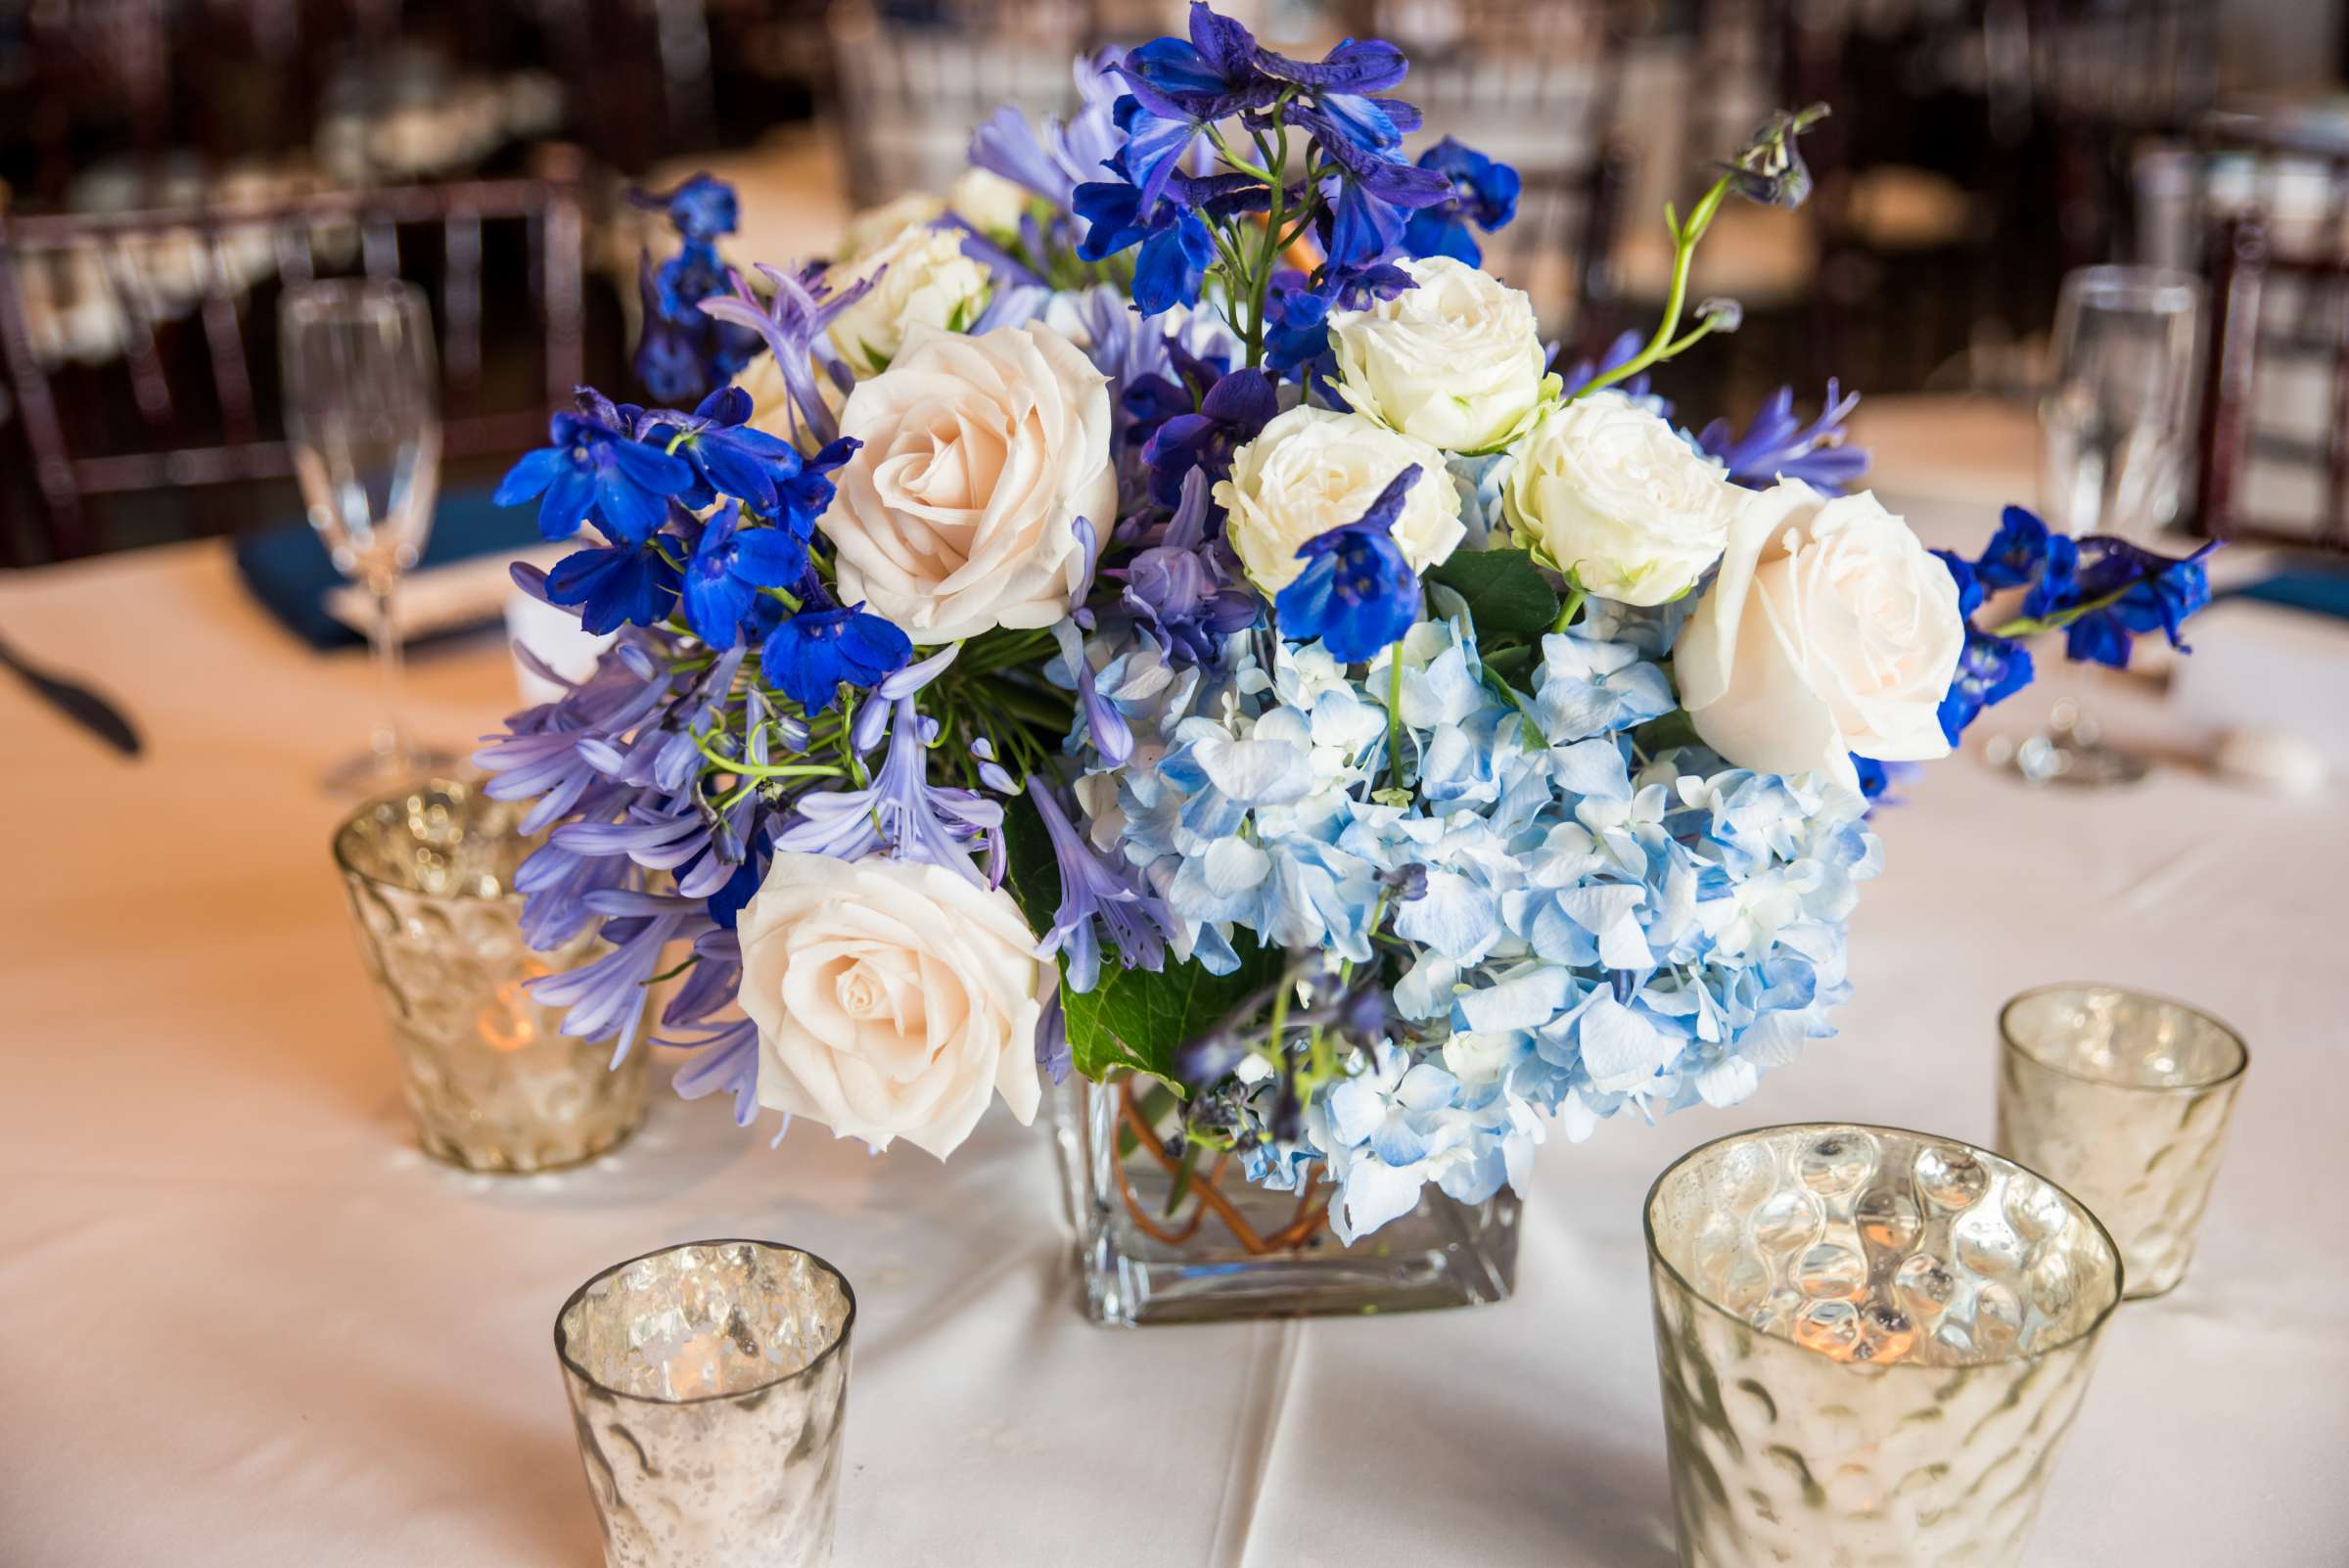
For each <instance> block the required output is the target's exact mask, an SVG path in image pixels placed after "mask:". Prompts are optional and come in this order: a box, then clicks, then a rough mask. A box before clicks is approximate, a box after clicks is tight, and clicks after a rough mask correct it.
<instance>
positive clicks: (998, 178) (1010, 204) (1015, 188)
mask: <svg viewBox="0 0 2349 1568" xmlns="http://www.w3.org/2000/svg"><path fill="white" fill-rule="evenodd" d="M1029 201H1030V196H1029V194H1028V188H1027V187H1026V186H1024V185H1015V184H1013V183H1012V182H1011V181H1010V180H1007V179H1005V178H1004V177H1003V176H1002V175H1000V174H997V173H995V172H994V171H993V170H991V169H984V168H976V167H974V168H966V169H964V170H963V171H962V172H961V173H960V174H957V175H955V176H954V183H953V184H951V185H949V186H947V187H946V210H948V211H949V212H952V213H953V214H954V215H955V216H956V217H958V218H960V219H962V220H963V221H964V222H965V223H968V224H969V225H970V226H971V227H972V228H974V229H977V230H978V231H979V232H980V233H982V234H992V235H998V236H1000V235H1006V234H1017V233H1019V232H1020V219H1021V218H1022V217H1024V216H1025V215H1026V214H1027V211H1028V203H1029Z"/></svg>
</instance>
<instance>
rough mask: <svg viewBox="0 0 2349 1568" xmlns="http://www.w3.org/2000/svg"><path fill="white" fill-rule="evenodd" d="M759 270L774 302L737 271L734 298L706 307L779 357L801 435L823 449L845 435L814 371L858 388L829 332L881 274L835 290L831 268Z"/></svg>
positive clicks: (794, 423)
mask: <svg viewBox="0 0 2349 1568" xmlns="http://www.w3.org/2000/svg"><path fill="white" fill-rule="evenodd" d="M759 271H760V275H761V276H763V277H764V278H765V279H766V281H767V284H768V286H769V287H770V288H772V289H773V291H774V297H773V299H772V300H760V298H759V296H758V295H757V294H755V293H753V292H752V290H751V287H750V285H749V284H747V283H745V282H743V280H742V274H740V273H739V272H737V273H733V274H730V276H731V277H732V278H733V282H734V294H733V296H732V297H731V298H720V299H714V300H703V301H702V302H701V308H702V309H703V310H704V311H706V312H707V313H708V314H710V315H713V316H715V317H716V318H717V319H718V320H720V321H730V322H733V323H735V324H736V325H738V326H744V327H748V328H750V329H751V330H752V331H753V332H756V333H758V334H759V336H760V337H761V338H764V339H765V340H766V346H767V348H768V349H769V350H770V351H771V352H772V353H773V354H774V356H775V368H776V369H777V370H778V371H780V372H781V373H782V376H783V385H784V387H785V388H786V389H788V390H789V392H790V393H791V421H792V428H793V431H794V433H795V435H796V434H797V432H799V431H800V430H802V429H805V430H806V431H807V432H808V433H810V435H811V436H812V438H813V439H814V440H815V441H816V443H817V444H819V445H821V444H823V443H825V442H828V441H830V440H831V439H832V438H834V437H835V436H838V435H839V434H840V422H839V420H838V419H837V418H835V417H834V415H833V413H832V410H831V408H830V406H829V405H828V404H826V403H825V401H824V398H823V393H822V392H820V391H819V390H818V388H817V386H816V382H815V370H814V366H815V365H817V364H819V363H820V364H821V365H823V367H824V369H825V372H826V373H827V374H828V375H830V376H831V378H832V381H833V384H834V385H835V386H837V387H839V388H840V390H841V391H843V392H846V391H847V390H848V389H849V387H850V386H851V385H852V384H853V382H854V377H853V376H852V375H851V374H850V371H849V367H848V366H847V365H845V364H843V363H842V362H841V360H840V355H839V353H838V351H837V350H835V349H834V348H833V347H832V340H831V337H830V335H829V329H830V328H831V325H832V319H833V317H835V316H837V315H839V314H840V313H841V312H842V311H843V310H846V309H847V308H848V307H849V306H851V305H852V304H854V303H855V302H856V301H857V300H861V299H863V298H864V297H865V295H866V293H867V292H868V291H870V290H871V288H872V286H873V284H874V283H875V282H876V281H877V279H878V276H879V275H878V274H875V275H874V277H868V278H859V279H857V280H856V281H855V282H854V283H852V284H850V285H849V286H848V287H847V288H845V289H835V288H834V287H833V286H832V285H831V284H830V283H829V282H828V281H827V280H826V278H825V276H824V274H825V268H824V267H823V266H822V264H820V263H816V262H810V263H809V264H808V265H806V267H803V268H802V269H801V270H800V271H799V272H798V273H797V274H796V275H794V274H792V273H787V272H784V271H782V270H781V269H780V268H777V267H770V266H768V265H766V264H765V263H763V262H761V263H760V266H759Z"/></svg>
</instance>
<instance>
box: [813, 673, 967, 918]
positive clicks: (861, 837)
mask: <svg viewBox="0 0 2349 1568" xmlns="http://www.w3.org/2000/svg"><path fill="white" fill-rule="evenodd" d="M876 706H879V705H876ZM888 713H889V718H890V723H889V754H888V756H887V757H886V758H885V759H884V760H883V761H882V763H881V771H880V772H879V773H877V774H875V775H874V778H873V782H872V783H871V785H869V786H868V787H866V788H864V789H856V790H814V791H810V792H808V793H807V794H806V795H803V796H801V797H800V799H799V801H798V803H797V806H796V816H795V819H794V820H793V821H792V822H791V823H790V824H789V825H788V826H786V827H784V828H783V829H782V830H781V831H779V832H777V833H776V834H775V835H774V841H773V842H774V847H775V849H776V851H777V852H779V853H795V852H796V853H807V854H829V855H832V856H834V857H835V858H837V859H842V860H856V859H861V858H863V857H864V856H865V855H867V854H874V853H890V854H894V855H897V856H898V858H900V859H906V860H919V861H922V862H924V863H926V864H929V865H941V866H944V867H946V868H947V869H948V870H950V871H953V872H956V873H957V874H959V875H961V876H965V877H968V878H969V879H970V880H971V881H972V882H975V883H978V884H979V885H981V886H983V887H984V886H989V885H990V884H991V881H992V880H993V879H991V878H990V877H988V876H983V875H981V873H980V871H979V868H978V866H977V865H976V864H974V863H973V861H972V859H971V848H972V846H974V845H976V844H978V843H979V842H980V841H981V840H982V839H985V840H987V841H988V843H989V859H990V865H991V866H993V867H994V868H996V869H997V870H998V872H999V868H1000V865H1001V857H1002V853H1003V835H1002V827H1003V807H1002V806H1001V805H1000V804H999V803H998V802H994V801H990V800H989V799H987V798H986V797H985V796H983V795H981V794H979V793H978V792H977V791H976V790H966V789H957V788H953V787H951V786H943V785H933V784H932V783H931V782H930V778H929V761H930V758H929V738H930V733H929V732H930V730H931V729H932V728H934V727H935V721H934V720H925V719H924V718H923V717H922V715H921V712H920V710H919V709H917V708H916V707H915V706H914V702H913V698H912V697H911V696H910V695H907V696H903V697H898V698H896V699H894V700H890V701H889V703H888ZM859 716H860V717H861V716H862V715H859Z"/></svg>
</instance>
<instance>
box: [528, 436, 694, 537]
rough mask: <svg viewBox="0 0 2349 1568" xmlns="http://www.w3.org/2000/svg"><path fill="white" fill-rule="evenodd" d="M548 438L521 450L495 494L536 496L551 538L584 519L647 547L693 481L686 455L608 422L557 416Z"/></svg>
mask: <svg viewBox="0 0 2349 1568" xmlns="http://www.w3.org/2000/svg"><path fill="white" fill-rule="evenodd" d="M607 406H609V405H607ZM547 435H548V438H549V444H548V445H545V446H541V447H539V448H538V449H537V450H536V451H532V452H526V453H525V454H523V458H522V461H520V462H518V463H516V464H515V465H514V466H513V467H512V468H511V469H508V470H507V471H506V477H505V478H504V479H502V480H500V481H499V482H498V485H497V491H496V493H495V494H494V495H493V496H492V497H491V499H492V500H493V501H495V502H496V504H497V505H499V506H516V505H519V504H521V503H522V502H524V501H527V500H529V499H530V497H531V496H533V495H535V496H537V497H538V498H539V500H538V531H539V532H540V533H541V534H543V535H544V536H545V537H547V538H549V539H568V538H570V537H571V536H572V535H573V534H574V533H576V532H577V531H578V530H579V525H580V524H581V523H593V524H594V525H595V526H596V527H597V528H599V529H601V530H603V531H604V535H605V536H606V537H607V538H609V539H611V540H612V541H613V542H614V543H615V544H642V543H643V542H644V541H645V540H646V539H648V538H650V537H652V535H653V533H654V531H655V530H658V529H659V528H660V527H661V525H662V523H663V522H664V521H665V520H666V519H667V518H668V497H670V496H672V495H682V494H683V493H684V492H685V491H686V490H687V489H688V488H690V487H691V485H692V484H693V470H692V468H690V467H689V466H688V465H687V464H686V463H685V461H684V460H683V459H682V458H678V457H672V456H671V455H669V454H668V453H667V452H665V451H662V450H661V449H660V448H659V447H657V446H647V445H645V444H643V443H642V442H640V441H636V440H633V439H630V438H628V437H627V436H624V435H622V433H621V432H620V431H619V430H617V429H615V428H614V427H613V426H612V425H610V424H608V423H606V422H605V421H604V420H601V419H593V418H589V417H588V416H586V415H584V414H572V413H562V414H557V415H555V416H554V418H553V419H551V420H549V421H548V422H547Z"/></svg>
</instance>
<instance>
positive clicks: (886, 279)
mask: <svg viewBox="0 0 2349 1568" xmlns="http://www.w3.org/2000/svg"><path fill="white" fill-rule="evenodd" d="M885 269H886V270H885ZM824 277H825V281H826V282H828V283H830V284H831V285H832V287H833V288H835V289H845V288H847V287H849V286H850V285H851V284H853V283H856V282H858V281H860V280H862V279H865V278H871V279H873V280H874V281H873V286H872V288H871V289H870V290H869V291H868V292H867V293H866V294H865V296H864V298H863V299H861V300H857V301H856V302H855V303H854V304H852V305H850V306H849V307H848V308H847V309H846V310H843V311H842V312H841V313H840V314H839V315H837V316H834V317H833V318H832V326H831V328H830V336H831V339H832V346H833V347H835V348H837V349H839V350H840V355H841V357H842V358H843V359H846V360H847V361H848V362H849V368H850V369H851V370H852V371H854V372H855V373H856V374H857V376H859V377H864V376H871V375H877V374H878V373H879V372H881V371H882V370H883V369H885V368H887V366H888V364H889V362H890V361H891V360H892V359H895V358H896V357H897V355H898V349H899V348H900V347H902V346H904V343H905V334H906V333H907V331H908V330H910V329H911V328H913V327H916V326H923V327H937V328H940V329H942V330H944V331H946V332H960V331H962V330H963V329H964V328H965V327H967V326H969V325H970V323H971V321H972V319H973V318H974V317H976V316H977V315H978V314H979V311H980V309H981V307H982V306H984V305H985V304H986V303H987V290H988V281H989V280H988V272H987V268H985V267H983V266H981V265H980V264H979V263H978V262H976V261H974V260H972V259H971V258H970V257H969V256H967V255H964V254H962V237H961V235H960V234H958V233H956V232H955V231H954V230H952V229H926V228H919V227H916V228H909V229H906V230H905V231H904V232H903V233H901V234H899V235H898V237H897V238H896V239H894V240H891V241H890V242H889V243H888V244H886V245H884V246H882V247H881V248H880V249H879V250H877V251H872V252H869V253H867V254H864V255H862V256H860V257H858V258H857V259H856V261H855V262H854V263H853V264H852V265H849V266H846V267H838V266H836V267H833V268H832V269H831V270H830V271H829V272H827V273H826V274H825V275H824Z"/></svg>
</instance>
